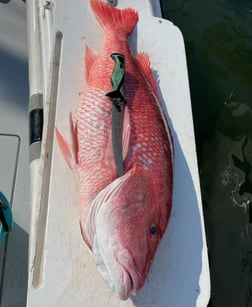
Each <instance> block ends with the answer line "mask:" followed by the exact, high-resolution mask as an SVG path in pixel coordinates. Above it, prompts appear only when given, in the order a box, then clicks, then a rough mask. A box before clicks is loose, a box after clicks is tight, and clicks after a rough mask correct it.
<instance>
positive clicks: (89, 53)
mask: <svg viewBox="0 0 252 307" xmlns="http://www.w3.org/2000/svg"><path fill="white" fill-rule="evenodd" d="M96 58H97V55H96V54H95V53H94V51H93V50H92V49H91V48H90V47H88V46H86V53H85V69H86V80H87V83H89V81H88V80H89V72H90V71H91V69H92V66H93V63H94V62H95V60H96Z"/></svg>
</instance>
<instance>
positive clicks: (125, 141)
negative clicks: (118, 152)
mask: <svg viewBox="0 0 252 307" xmlns="http://www.w3.org/2000/svg"><path fill="white" fill-rule="evenodd" d="M129 144H130V114H129V108H128V107H127V105H126V106H125V107H124V113H123V129H122V156H123V160H124V159H125V158H126V156H127V153H128V151H129Z"/></svg>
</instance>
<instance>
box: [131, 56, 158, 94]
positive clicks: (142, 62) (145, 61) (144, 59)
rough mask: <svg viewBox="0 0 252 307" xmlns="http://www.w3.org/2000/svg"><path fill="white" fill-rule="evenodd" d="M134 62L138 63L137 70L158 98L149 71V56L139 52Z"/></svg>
mask: <svg viewBox="0 0 252 307" xmlns="http://www.w3.org/2000/svg"><path fill="white" fill-rule="evenodd" d="M136 61H137V63H138V66H139V68H140V69H141V71H142V72H143V74H144V76H145V78H146V79H147V81H148V82H149V84H150V86H151V87H152V89H153V92H154V94H155V95H156V96H157V97H158V90H157V85H156V82H155V80H154V77H153V74H152V71H151V66H150V57H149V55H148V54H147V53H145V52H140V53H138V54H137V56H136Z"/></svg>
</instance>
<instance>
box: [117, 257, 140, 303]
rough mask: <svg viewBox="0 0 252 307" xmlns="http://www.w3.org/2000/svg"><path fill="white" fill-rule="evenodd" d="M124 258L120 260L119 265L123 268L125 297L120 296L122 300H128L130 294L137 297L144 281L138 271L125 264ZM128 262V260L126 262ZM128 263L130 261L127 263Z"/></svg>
mask: <svg viewBox="0 0 252 307" xmlns="http://www.w3.org/2000/svg"><path fill="white" fill-rule="evenodd" d="M124 261H125V260H124V258H122V259H120V258H119V259H118V263H119V264H120V266H121V268H122V273H123V278H124V286H125V287H124V295H120V297H121V298H122V299H127V298H128V297H129V296H130V294H133V295H135V294H136V293H137V291H138V290H139V289H140V288H141V286H142V279H141V277H140V276H139V273H138V271H137V270H136V268H135V267H134V266H132V265H129V264H128V263H127V264H124ZM126 261H127V260H126ZM127 262H128V261H127Z"/></svg>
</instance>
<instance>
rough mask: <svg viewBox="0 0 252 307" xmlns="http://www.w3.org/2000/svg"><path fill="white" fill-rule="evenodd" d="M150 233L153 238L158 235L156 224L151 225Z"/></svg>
mask: <svg viewBox="0 0 252 307" xmlns="http://www.w3.org/2000/svg"><path fill="white" fill-rule="evenodd" d="M150 233H151V234H152V235H153V236H155V235H156V234H157V233H158V227H157V225H156V224H152V225H151V227H150Z"/></svg>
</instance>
